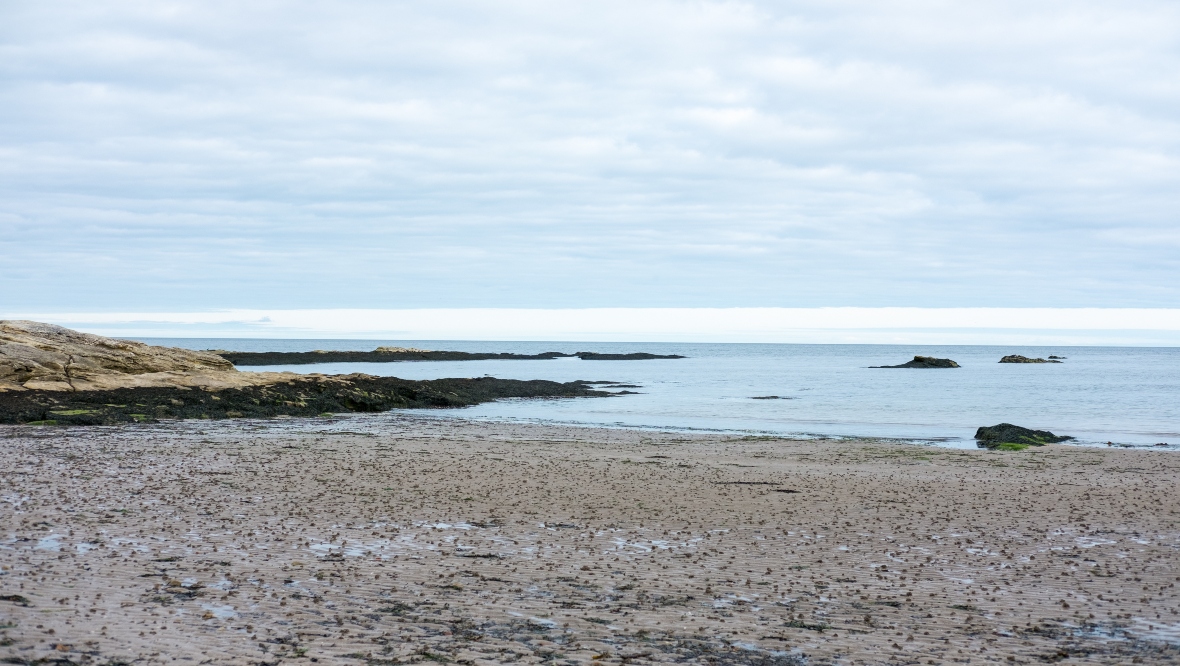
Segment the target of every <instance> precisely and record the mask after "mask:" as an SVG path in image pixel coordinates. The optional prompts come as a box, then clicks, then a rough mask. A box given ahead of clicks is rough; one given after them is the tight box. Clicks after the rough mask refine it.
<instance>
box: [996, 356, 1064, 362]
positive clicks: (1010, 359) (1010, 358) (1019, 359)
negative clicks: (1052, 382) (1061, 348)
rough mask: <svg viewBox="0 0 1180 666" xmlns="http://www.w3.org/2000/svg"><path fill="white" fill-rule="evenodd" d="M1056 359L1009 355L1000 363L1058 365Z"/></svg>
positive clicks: (1052, 357)
mask: <svg viewBox="0 0 1180 666" xmlns="http://www.w3.org/2000/svg"><path fill="white" fill-rule="evenodd" d="M1057 358H1058V357H1056V356H1050V357H1049V358H1048V359H1043V358H1029V357H1027V356H1021V355H1020V354H1011V355H1009V356H1005V357H1004V358H1002V359H1000V363H1060V362H1061V361H1058V360H1057Z"/></svg>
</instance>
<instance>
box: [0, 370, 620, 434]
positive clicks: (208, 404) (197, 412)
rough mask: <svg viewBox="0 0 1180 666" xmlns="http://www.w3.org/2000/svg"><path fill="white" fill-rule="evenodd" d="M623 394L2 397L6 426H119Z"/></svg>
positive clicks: (469, 383) (262, 388)
mask: <svg viewBox="0 0 1180 666" xmlns="http://www.w3.org/2000/svg"><path fill="white" fill-rule="evenodd" d="M611 395H618V393H614V392H609V391H600V390H596V389H594V388H592V386H591V385H590V384H589V383H587V382H566V383H559V382H551V381H544V380H532V381H524V380H516V379H496V378H494V377H480V378H475V379H436V380H428V381H414V380H408V379H398V378H397V377H374V376H372V375H361V374H355V375H332V376H327V375H303V376H300V375H295V376H293V377H292V378H288V379H287V380H286V381H277V382H272V383H270V384H266V385H258V386H242V387H232V388H221V389H211V388H202V387H185V386H138V387H130V388H114V389H104V390H92V391H39V390H24V391H5V392H0V423H2V424H11V425H22V424H23V425H43V426H51V425H116V424H120V423H138V422H156V421H162V420H171V419H233V418H276V417H285V416H286V417H314V416H330V415H332V414H339V413H348V412H384V411H388V410H391V409H407V408H446V407H467V406H470V405H477V404H479V403H482V402H489V401H492V400H499V399H502V398H580V397H606V396H611Z"/></svg>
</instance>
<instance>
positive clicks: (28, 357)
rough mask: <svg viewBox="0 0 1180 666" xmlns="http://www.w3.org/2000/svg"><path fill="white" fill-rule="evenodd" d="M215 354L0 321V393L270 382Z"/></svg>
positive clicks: (269, 376) (267, 377) (270, 377)
mask: <svg viewBox="0 0 1180 666" xmlns="http://www.w3.org/2000/svg"><path fill="white" fill-rule="evenodd" d="M273 374H274V373H266V374H262V373H257V374H255V373H241V372H238V371H237V370H235V369H234V367H233V364H231V363H230V362H229V361H226V360H225V359H223V358H221V357H220V356H217V355H216V354H209V353H206V352H197V351H189V350H187V349H176V348H173V347H156V346H153V345H147V344H144V343H142V342H131V341H128V340H115V339H111V338H104V337H102V336H100V335H91V334H89V333H81V332H79V331H74V330H71V329H68V328H63V327H61V326H54V325H53V324H43V323H40V322H35V321H18V320H0V391H23V390H42V391H86V390H103V389H113V388H126V387H134V386H207V387H214V388H223V387H231V386H248V385H254V384H261V383H267V382H269V381H273V380H274V377H273Z"/></svg>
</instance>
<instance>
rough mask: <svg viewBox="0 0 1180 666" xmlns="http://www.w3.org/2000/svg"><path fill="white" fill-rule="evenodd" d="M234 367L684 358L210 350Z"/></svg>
mask: <svg viewBox="0 0 1180 666" xmlns="http://www.w3.org/2000/svg"><path fill="white" fill-rule="evenodd" d="M210 353H213V354H217V355H218V356H220V357H222V358H224V359H225V360H227V361H229V362H230V363H233V364H234V365H237V366H259V365H310V364H315V363H401V362H407V361H548V360H552V359H555V358H573V357H577V358H580V359H582V360H583V361H648V360H655V359H673V358H684V357H683V356H678V355H676V354H668V355H660V354H649V353H647V352H632V353H629V354H604V353H599V352H584V351H583V352H577V353H574V354H566V353H564V352H555V351H550V352H542V353H540V354H511V353H505V352H499V353H497V352H463V351H431V350H428V349H413V348H409V347H378V348H376V349H374V350H373V351H347V350H345V351H324V350H316V351H310V352H238V351H226V350H211V351H210Z"/></svg>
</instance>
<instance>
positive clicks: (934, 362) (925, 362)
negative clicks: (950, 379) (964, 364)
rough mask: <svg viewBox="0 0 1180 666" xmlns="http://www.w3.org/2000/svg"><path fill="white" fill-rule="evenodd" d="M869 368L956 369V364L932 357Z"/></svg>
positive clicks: (948, 360)
mask: <svg viewBox="0 0 1180 666" xmlns="http://www.w3.org/2000/svg"><path fill="white" fill-rule="evenodd" d="M869 367H870V368H958V367H961V366H960V365H959V364H958V363H955V362H954V361H952V360H950V359H949V358H934V357H933V356H915V357H914V360H912V361H907V362H905V363H902V364H901V365H871V366H869Z"/></svg>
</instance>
